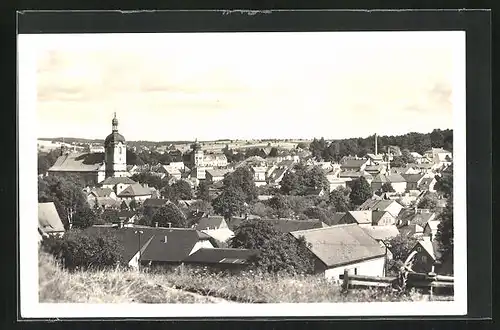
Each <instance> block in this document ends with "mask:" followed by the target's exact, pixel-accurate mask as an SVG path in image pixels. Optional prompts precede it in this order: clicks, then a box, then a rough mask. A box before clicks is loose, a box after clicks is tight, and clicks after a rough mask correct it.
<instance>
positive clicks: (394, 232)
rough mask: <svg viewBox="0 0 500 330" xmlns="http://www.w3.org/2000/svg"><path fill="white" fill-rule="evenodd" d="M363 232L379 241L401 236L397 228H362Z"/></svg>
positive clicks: (392, 226)
mask: <svg viewBox="0 0 500 330" xmlns="http://www.w3.org/2000/svg"><path fill="white" fill-rule="evenodd" d="M362 228H363V230H364V231H365V232H366V233H367V234H368V235H370V236H371V237H372V238H373V239H376V240H377V241H380V240H386V239H390V238H393V237H396V236H398V235H399V230H398V228H397V227H396V226H394V225H390V226H369V227H362Z"/></svg>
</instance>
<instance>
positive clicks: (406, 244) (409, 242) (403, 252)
mask: <svg viewBox="0 0 500 330" xmlns="http://www.w3.org/2000/svg"><path fill="white" fill-rule="evenodd" d="M384 243H385V245H386V246H387V248H388V249H389V250H390V251H391V252H392V256H393V260H392V265H395V266H396V267H397V268H400V267H401V266H402V265H403V263H404V262H405V260H406V258H407V257H408V255H409V254H410V251H411V249H413V247H414V246H415V244H417V239H415V238H413V237H407V236H403V235H398V236H396V237H393V238H391V239H387V240H385V241H384Z"/></svg>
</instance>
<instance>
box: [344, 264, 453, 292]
mask: <svg viewBox="0 0 500 330" xmlns="http://www.w3.org/2000/svg"><path fill="white" fill-rule="evenodd" d="M340 279H341V280H342V288H343V290H345V291H347V290H349V289H350V288H360V287H365V288H366V287H379V288H380V287H382V288H384V287H386V288H391V287H392V288H398V287H399V288H401V287H404V288H408V289H411V288H416V289H423V290H425V291H428V292H429V293H430V294H431V295H432V294H433V293H436V294H444V295H450V294H453V292H454V290H453V285H454V280H453V276H444V275H437V274H436V273H428V274H425V273H414V272H408V273H406V278H405V279H403V278H401V277H378V276H363V275H350V274H348V272H347V270H346V271H344V274H343V275H340ZM403 282H404V283H403Z"/></svg>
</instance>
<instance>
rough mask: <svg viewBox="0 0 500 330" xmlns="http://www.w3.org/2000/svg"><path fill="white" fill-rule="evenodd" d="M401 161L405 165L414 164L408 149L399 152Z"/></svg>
mask: <svg viewBox="0 0 500 330" xmlns="http://www.w3.org/2000/svg"><path fill="white" fill-rule="evenodd" d="M401 159H402V161H403V162H404V163H405V165H406V164H409V163H415V158H414V157H413V156H412V154H411V153H410V151H409V150H408V149H403V150H402V151H401Z"/></svg>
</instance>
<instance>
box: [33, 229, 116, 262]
mask: <svg viewBox="0 0 500 330" xmlns="http://www.w3.org/2000/svg"><path fill="white" fill-rule="evenodd" d="M42 248H43V249H44V250H45V251H47V252H48V253H51V254H52V255H54V257H55V258H56V259H57V260H59V261H60V262H61V263H62V265H63V266H64V267H65V268H67V269H70V270H74V269H88V268H95V269H105V268H109V267H114V266H116V265H118V264H120V263H122V264H124V263H125V262H126V261H125V260H124V258H123V247H122V245H121V244H120V243H119V242H118V239H117V238H116V236H115V235H114V234H113V232H111V231H110V230H102V231H99V232H93V233H90V232H88V231H85V230H78V229H75V230H70V231H68V232H66V234H65V235H64V236H63V237H49V238H47V239H45V240H44V241H43V243H42Z"/></svg>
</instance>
